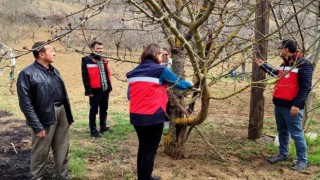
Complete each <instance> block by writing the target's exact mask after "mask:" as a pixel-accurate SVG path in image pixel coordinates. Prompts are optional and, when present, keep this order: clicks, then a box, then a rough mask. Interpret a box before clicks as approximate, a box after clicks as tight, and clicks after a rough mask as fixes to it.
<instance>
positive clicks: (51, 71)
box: [17, 42, 73, 179]
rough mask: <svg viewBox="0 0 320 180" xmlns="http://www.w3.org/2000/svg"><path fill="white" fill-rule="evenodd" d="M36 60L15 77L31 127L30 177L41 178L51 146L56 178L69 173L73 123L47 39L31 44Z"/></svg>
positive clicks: (63, 177) (52, 51)
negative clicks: (70, 133) (70, 131)
mask: <svg viewBox="0 0 320 180" xmlns="http://www.w3.org/2000/svg"><path fill="white" fill-rule="evenodd" d="M32 49H33V55H34V57H35V58H36V60H35V62H34V63H33V64H31V65H29V66H28V67H26V68H25V69H23V70H22V71H21V72H20V74H19V76H18V80H17V91H18V97H19V105H20V108H21V111H22V112H23V113H24V115H25V117H26V119H27V124H28V125H29V126H30V127H31V129H32V152H31V166H30V172H31V179H42V176H43V173H44V167H45V163H46V160H47V157H48V155H49V150H50V148H52V150H53V155H54V161H55V165H56V166H55V167H56V172H57V178H58V179H70V177H69V175H68V151H69V125H71V124H72V123H73V117H72V113H71V108H70V103H69V98H68V95H67V91H66V88H65V85H64V82H63V80H62V79H61V76H60V74H59V72H58V70H57V69H56V68H54V67H53V66H52V65H51V63H52V62H54V57H55V54H56V53H55V51H54V48H53V47H52V46H51V45H50V44H48V43H46V42H37V43H35V44H34V45H33V46H32Z"/></svg>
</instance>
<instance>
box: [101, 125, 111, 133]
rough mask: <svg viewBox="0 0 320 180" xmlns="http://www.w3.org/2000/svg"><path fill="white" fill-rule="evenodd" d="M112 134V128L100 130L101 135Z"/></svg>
mask: <svg viewBox="0 0 320 180" xmlns="http://www.w3.org/2000/svg"><path fill="white" fill-rule="evenodd" d="M108 131H109V132H112V130H111V128H110V127H105V128H100V133H101V134H104V133H105V132H108Z"/></svg>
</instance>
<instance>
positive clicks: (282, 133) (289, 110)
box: [256, 39, 313, 171]
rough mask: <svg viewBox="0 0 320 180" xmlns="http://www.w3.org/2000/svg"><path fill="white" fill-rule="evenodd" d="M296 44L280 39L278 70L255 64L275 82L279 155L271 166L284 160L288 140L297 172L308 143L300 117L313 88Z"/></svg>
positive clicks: (309, 70)
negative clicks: (272, 77)
mask: <svg viewBox="0 0 320 180" xmlns="http://www.w3.org/2000/svg"><path fill="white" fill-rule="evenodd" d="M297 49H298V44H297V42H296V41H294V40H291V39H286V40H282V41H281V42H280V43H279V47H278V51H279V55H280V57H282V59H283V62H282V64H281V65H280V68H279V69H274V68H272V67H271V66H270V65H268V64H267V63H265V62H263V61H262V60H261V59H257V60H256V63H257V64H258V65H259V66H260V67H261V68H262V70H264V71H265V72H267V73H268V74H269V75H271V76H276V77H277V78H278V79H277V82H276V84H275V87H274V92H273V104H274V105H275V117H276V123H277V130H278V136H279V142H280V146H279V154H278V155H277V156H275V157H271V158H269V159H268V161H269V162H270V163H271V164H274V163H277V162H280V161H284V160H287V158H288V144H289V139H290V137H291V138H292V139H293V140H294V142H295V146H296V152H297V157H298V160H297V163H296V164H295V165H294V166H293V167H292V168H291V169H293V170H295V171H300V170H302V169H305V168H306V167H307V144H306V140H305V138H304V133H303V129H302V117H303V112H304V104H305V100H306V99H307V97H308V94H309V92H310V90H311V86H312V71H313V67H312V64H311V63H310V62H309V61H308V60H307V59H306V58H305V57H304V56H303V55H302V53H301V52H300V51H298V50H297Z"/></svg>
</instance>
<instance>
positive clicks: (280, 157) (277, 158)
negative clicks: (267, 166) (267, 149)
mask: <svg viewBox="0 0 320 180" xmlns="http://www.w3.org/2000/svg"><path fill="white" fill-rule="evenodd" d="M287 159H288V157H286V156H284V155H282V154H279V155H278V156H275V157H271V158H269V159H268V162H269V163H271V164H275V163H278V162H281V161H286V160H287Z"/></svg>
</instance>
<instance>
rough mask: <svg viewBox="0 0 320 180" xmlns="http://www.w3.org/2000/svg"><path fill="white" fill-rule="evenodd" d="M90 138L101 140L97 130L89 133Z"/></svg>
mask: <svg viewBox="0 0 320 180" xmlns="http://www.w3.org/2000/svg"><path fill="white" fill-rule="evenodd" d="M91 137H95V138H101V134H100V133H99V132H98V131H97V130H95V131H91Z"/></svg>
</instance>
